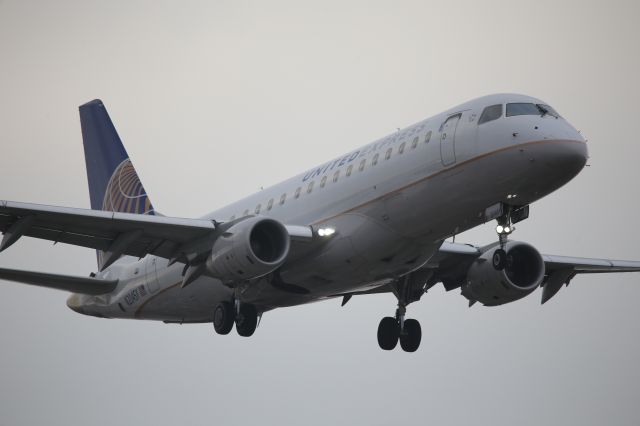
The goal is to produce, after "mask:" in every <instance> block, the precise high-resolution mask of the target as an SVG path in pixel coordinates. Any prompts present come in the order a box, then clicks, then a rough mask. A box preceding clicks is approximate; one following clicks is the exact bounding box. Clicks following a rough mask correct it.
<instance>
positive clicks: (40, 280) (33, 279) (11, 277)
mask: <svg viewBox="0 0 640 426" xmlns="http://www.w3.org/2000/svg"><path fill="white" fill-rule="evenodd" d="M0 280H8V281H15V282H19V283H23V284H30V285H36V286H40V287H47V288H54V289H57V290H65V291H70V292H72V293H82V294H89V295H99V294H106V293H110V292H112V291H113V290H114V289H115V288H116V286H117V285H118V280H102V279H99V278H92V277H76V276H71V275H58V274H49V273H46V272H34V271H22V270H17V269H5V268H0Z"/></svg>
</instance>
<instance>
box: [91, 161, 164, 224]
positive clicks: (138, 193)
mask: <svg viewBox="0 0 640 426" xmlns="http://www.w3.org/2000/svg"><path fill="white" fill-rule="evenodd" d="M102 210H107V211H111V212H123V213H136V214H151V215H152V214H154V211H153V205H151V201H150V200H149V197H148V196H147V193H146V192H145V190H144V186H142V182H140V178H139V177H138V174H137V173H136V169H134V168H133V164H132V163H131V160H129V159H128V158H127V159H126V160H124V161H123V162H122V163H120V165H118V167H116V169H115V170H114V172H113V174H112V175H111V179H109V183H108V184H107V188H106V190H105V193H104V201H103V202H102Z"/></svg>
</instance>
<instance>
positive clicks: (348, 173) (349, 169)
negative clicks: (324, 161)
mask: <svg viewBox="0 0 640 426" xmlns="http://www.w3.org/2000/svg"><path fill="white" fill-rule="evenodd" d="M352 170H353V164H350V165H349V167H347V176H351V171H352Z"/></svg>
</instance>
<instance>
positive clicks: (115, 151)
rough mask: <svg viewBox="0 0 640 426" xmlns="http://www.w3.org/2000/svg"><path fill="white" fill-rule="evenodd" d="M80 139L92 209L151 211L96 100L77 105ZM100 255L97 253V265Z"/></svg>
mask: <svg viewBox="0 0 640 426" xmlns="http://www.w3.org/2000/svg"><path fill="white" fill-rule="evenodd" d="M80 124H81V126H82V142H83V144H84V157H85V161H86V164H87V179H88V181H89V195H90V198H91V208H92V209H93V210H107V211H113V212H123V213H137V214H151V215H152V214H154V210H153V205H152V204H151V200H149V197H148V196H147V192H146V191H145V189H144V186H142V182H141V181H140V178H139V177H138V173H136V169H135V168H134V167H133V164H132V163H131V160H130V159H129V155H127V151H126V150H125V149H124V146H123V145H122V141H121V140H120V137H119V136H118V133H117V132H116V129H115V127H114V126H113V123H112V122H111V118H110V117H109V114H108V113H107V109H106V108H105V106H104V104H103V103H102V101H101V100H99V99H96V100H93V101H91V102H87V103H86V104H84V105H81V106H80ZM102 258H103V255H102V253H101V252H98V266H100V267H102V260H101V259H102Z"/></svg>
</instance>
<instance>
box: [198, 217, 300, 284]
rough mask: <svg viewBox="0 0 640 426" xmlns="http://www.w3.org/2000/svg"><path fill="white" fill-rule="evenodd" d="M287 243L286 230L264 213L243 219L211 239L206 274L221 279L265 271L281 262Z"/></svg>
mask: <svg viewBox="0 0 640 426" xmlns="http://www.w3.org/2000/svg"><path fill="white" fill-rule="evenodd" d="M289 246H290V238H289V233H288V232H287V229H286V228H285V227H284V225H283V224H281V223H280V222H278V221H276V220H273V219H268V218H264V217H252V218H249V219H246V220H243V221H241V222H239V223H237V224H235V225H234V226H232V227H231V228H229V229H228V230H227V232H225V233H224V234H222V235H221V236H220V237H219V238H218V239H217V240H216V242H215V243H214V245H213V249H212V251H211V256H210V257H209V258H208V259H207V270H208V274H210V275H211V276H214V277H216V278H219V279H220V280H222V281H223V282H229V281H239V280H248V279H252V278H258V277H261V276H263V275H267V274H268V273H270V272H273V271H274V270H276V269H277V268H278V267H279V266H281V265H282V264H283V263H284V261H285V260H286V258H287V255H288V254H289Z"/></svg>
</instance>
